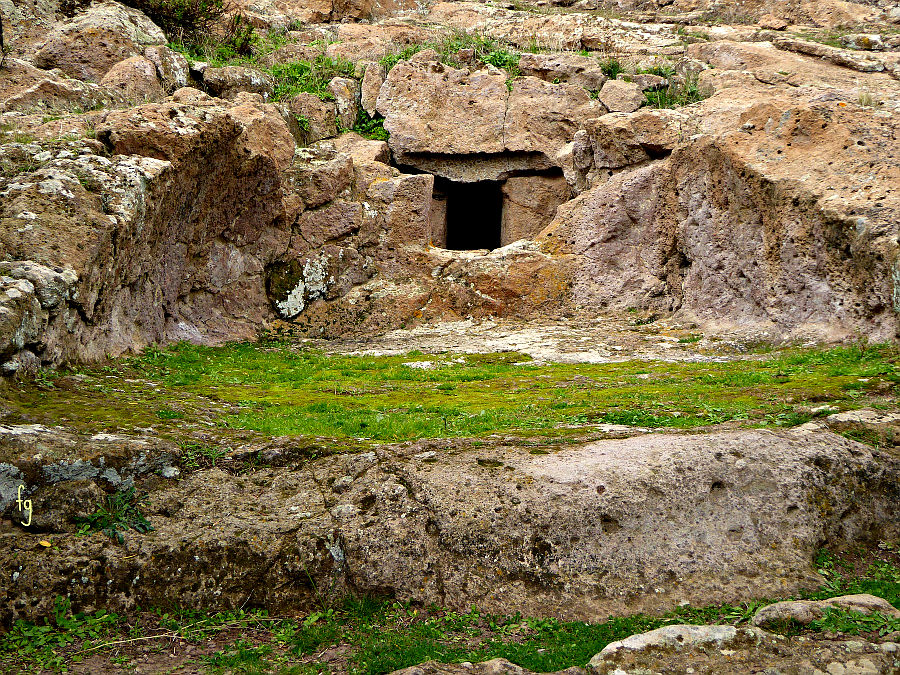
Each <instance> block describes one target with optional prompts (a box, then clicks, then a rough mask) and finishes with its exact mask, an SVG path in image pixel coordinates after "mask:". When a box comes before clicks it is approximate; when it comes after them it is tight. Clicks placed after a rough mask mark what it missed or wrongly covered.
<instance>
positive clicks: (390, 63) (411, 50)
mask: <svg viewBox="0 0 900 675" xmlns="http://www.w3.org/2000/svg"><path fill="white" fill-rule="evenodd" d="M422 48H423V47H422V45H410V46H408V47H404V48H403V49H401V50H399V51H394V52H392V53H390V54H387V55H386V56H383V57H382V58H381V60H380V61H379V63H380V64H381V65H382V66H384V69H385V71H387V72H390V70H391V68H393V67H394V66H396V65H397V64H398V63H399V62H400V61H408V60H409V59H410V58H411V57H412V56H414V55H415V54H418V53H419V52H420V51H422Z"/></svg>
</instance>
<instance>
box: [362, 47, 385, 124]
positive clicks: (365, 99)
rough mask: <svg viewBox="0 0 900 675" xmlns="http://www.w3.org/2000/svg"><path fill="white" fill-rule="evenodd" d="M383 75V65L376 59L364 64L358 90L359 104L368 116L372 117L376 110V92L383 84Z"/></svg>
mask: <svg viewBox="0 0 900 675" xmlns="http://www.w3.org/2000/svg"><path fill="white" fill-rule="evenodd" d="M385 77H386V75H385V72H384V66H382V65H381V64H380V63H378V62H377V61H373V62H370V63H369V64H367V65H366V70H365V74H364V75H363V79H362V86H361V91H360V105H361V106H362V109H363V110H365V111H366V112H367V113H368V114H369V116H370V117H374V116H375V115H376V114H377V112H378V111H377V110H376V106H377V103H378V92H379V91H381V85H383V84H384V79H385Z"/></svg>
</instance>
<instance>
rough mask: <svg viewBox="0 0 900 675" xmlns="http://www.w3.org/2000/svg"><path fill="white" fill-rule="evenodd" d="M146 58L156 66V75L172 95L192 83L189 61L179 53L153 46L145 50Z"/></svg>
mask: <svg viewBox="0 0 900 675" xmlns="http://www.w3.org/2000/svg"><path fill="white" fill-rule="evenodd" d="M144 56H145V57H146V58H148V59H150V61H152V62H153V65H154V66H156V74H157V76H158V77H159V81H160V84H161V85H162V87H163V89H165V90H166V92H168V93H172V92H174V91H176V90H177V89H181V88H182V87H186V86H188V85H189V84H190V83H191V71H190V67H189V66H188V60H187V59H186V58H185V57H184V56H183V55H181V54H179V53H178V52H173V51H172V50H171V49H169V48H168V47H165V46H162V45H153V46H150V47H147V49H145V50H144Z"/></svg>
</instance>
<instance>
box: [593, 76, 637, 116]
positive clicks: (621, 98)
mask: <svg viewBox="0 0 900 675" xmlns="http://www.w3.org/2000/svg"><path fill="white" fill-rule="evenodd" d="M599 99H600V101H601V102H602V103H603V105H605V106H606V107H607V108H608V109H609V111H610V112H625V113H630V112H634V111H635V110H637V109H638V108H640V107H641V103H643V102H644V92H643V90H642V88H641V87H639V86H638V85H636V84H634V83H633V82H623V81H622V80H610V81H609V82H607V83H606V84H604V85H603V89H601V90H600V94H599Z"/></svg>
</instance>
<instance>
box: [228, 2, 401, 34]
mask: <svg viewBox="0 0 900 675" xmlns="http://www.w3.org/2000/svg"><path fill="white" fill-rule="evenodd" d="M234 6H235V8H236V9H238V10H240V11H241V13H242V14H243V15H244V16H245V17H247V18H248V19H249V20H250V21H251V22H252V23H253V25H255V26H258V27H261V28H284V27H286V26H288V25H290V24H291V23H292V22H296V21H302V22H303V23H323V22H330V21H334V22H338V21H342V20H348V21H349V20H359V19H372V18H376V17H382V16H386V15H390V14H393V13H394V12H400V11H403V10H415V9H418V7H417V6H416V4H415V3H414V2H412V0H379V1H378V2H375V0H234Z"/></svg>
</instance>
